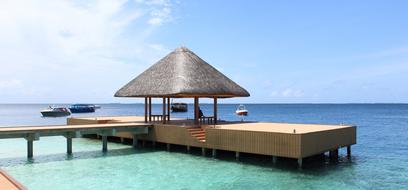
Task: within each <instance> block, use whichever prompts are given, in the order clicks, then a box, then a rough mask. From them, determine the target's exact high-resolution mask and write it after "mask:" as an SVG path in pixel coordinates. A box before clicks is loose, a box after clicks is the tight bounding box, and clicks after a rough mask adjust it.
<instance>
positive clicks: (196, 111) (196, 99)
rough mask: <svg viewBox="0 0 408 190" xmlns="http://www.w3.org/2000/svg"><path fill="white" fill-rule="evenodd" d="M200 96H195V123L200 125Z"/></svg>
mask: <svg viewBox="0 0 408 190" xmlns="http://www.w3.org/2000/svg"><path fill="white" fill-rule="evenodd" d="M198 104H199V102H198V97H194V124H196V125H198V119H199V118H198V117H199V108H198Z"/></svg>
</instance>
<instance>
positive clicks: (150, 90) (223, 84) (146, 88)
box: [115, 47, 250, 125]
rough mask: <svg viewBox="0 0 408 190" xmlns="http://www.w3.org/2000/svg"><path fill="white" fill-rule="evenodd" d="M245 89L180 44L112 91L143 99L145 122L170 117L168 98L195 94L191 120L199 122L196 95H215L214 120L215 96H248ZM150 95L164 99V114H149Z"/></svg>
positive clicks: (215, 105)
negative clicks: (115, 90) (192, 118)
mask: <svg viewBox="0 0 408 190" xmlns="http://www.w3.org/2000/svg"><path fill="white" fill-rule="evenodd" d="M248 96H250V95H249V93H248V91H246V90H245V89H244V88H242V87H241V86H239V85H238V84H237V83H235V82H234V81H232V80H231V79H229V78H228V77H226V76H225V75H224V74H222V73H221V72H219V71H218V70H217V69H215V68H214V67H212V66H211V65H210V64H208V63H207V62H205V61H204V60H203V59H201V58H200V57H198V56H197V55H196V54H195V53H193V52H192V51H190V50H189V49H187V48H186V47H179V48H177V49H175V50H174V51H173V52H171V53H169V54H168V55H167V56H165V57H164V58H162V59H161V60H159V61H158V62H157V63H155V64H154V65H152V66H151V67H150V68H148V69H147V70H146V71H144V72H143V73H142V74H140V75H139V76H137V77H136V78H135V79H133V80H132V81H130V82H129V83H128V84H126V85H125V86H123V87H122V88H121V89H119V90H118V91H117V92H116V93H115V97H140V98H144V99H145V113H144V120H145V122H151V121H152V120H153V121H155V120H160V121H162V122H163V123H167V122H169V121H170V98H194V124H196V125H198V124H199V123H200V122H199V120H200V118H199V98H213V99H214V116H213V117H211V119H212V121H213V122H214V124H216V123H217V120H218V116H217V99H218V98H232V97H248ZM152 98H161V99H163V114H162V115H152Z"/></svg>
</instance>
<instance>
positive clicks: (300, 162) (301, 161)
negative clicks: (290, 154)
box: [297, 158, 303, 168]
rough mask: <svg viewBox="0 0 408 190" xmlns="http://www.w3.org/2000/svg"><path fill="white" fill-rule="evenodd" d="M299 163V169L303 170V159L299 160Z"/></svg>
mask: <svg viewBox="0 0 408 190" xmlns="http://www.w3.org/2000/svg"><path fill="white" fill-rule="evenodd" d="M297 162H298V167H299V168H302V165H303V159H302V158H298V160H297Z"/></svg>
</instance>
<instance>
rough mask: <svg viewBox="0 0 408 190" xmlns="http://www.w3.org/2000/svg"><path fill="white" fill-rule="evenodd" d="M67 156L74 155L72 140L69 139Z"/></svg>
mask: <svg viewBox="0 0 408 190" xmlns="http://www.w3.org/2000/svg"><path fill="white" fill-rule="evenodd" d="M67 154H72V138H71V137H67Z"/></svg>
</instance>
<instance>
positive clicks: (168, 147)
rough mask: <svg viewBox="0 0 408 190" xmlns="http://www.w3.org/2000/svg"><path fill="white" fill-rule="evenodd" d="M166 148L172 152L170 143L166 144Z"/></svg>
mask: <svg viewBox="0 0 408 190" xmlns="http://www.w3.org/2000/svg"><path fill="white" fill-rule="evenodd" d="M166 148H167V151H168V152H170V144H169V143H167V144H166Z"/></svg>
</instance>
